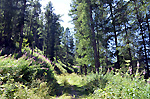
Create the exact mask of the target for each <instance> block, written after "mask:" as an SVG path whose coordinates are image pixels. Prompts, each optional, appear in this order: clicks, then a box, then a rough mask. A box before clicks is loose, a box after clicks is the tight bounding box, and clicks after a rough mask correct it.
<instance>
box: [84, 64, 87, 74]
mask: <svg viewBox="0 0 150 99" xmlns="http://www.w3.org/2000/svg"><path fill="white" fill-rule="evenodd" d="M84 73H85V75H87V65H86V64H84Z"/></svg>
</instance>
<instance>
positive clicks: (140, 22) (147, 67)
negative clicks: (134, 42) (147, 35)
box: [134, 1, 150, 77]
mask: <svg viewBox="0 0 150 99" xmlns="http://www.w3.org/2000/svg"><path fill="white" fill-rule="evenodd" d="M134 4H135V10H136V17H137V20H138V22H139V26H140V32H141V34H142V40H143V45H144V52H145V61H146V66H145V69H146V70H147V73H146V74H147V75H146V76H148V77H149V76H150V75H149V65H148V58H147V53H146V44H145V39H144V33H143V27H142V22H143V21H142V19H141V18H140V17H139V14H138V9H137V6H136V2H135V1H134Z"/></svg>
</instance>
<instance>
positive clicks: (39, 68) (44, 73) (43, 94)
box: [0, 49, 150, 99]
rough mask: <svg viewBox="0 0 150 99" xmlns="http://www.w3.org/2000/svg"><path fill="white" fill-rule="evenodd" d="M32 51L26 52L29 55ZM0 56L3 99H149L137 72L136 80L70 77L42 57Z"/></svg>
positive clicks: (115, 75)
mask: <svg viewBox="0 0 150 99" xmlns="http://www.w3.org/2000/svg"><path fill="white" fill-rule="evenodd" d="M28 50H29V51H30V49H26V52H27V51H28ZM29 53H30V52H27V53H26V54H24V55H23V56H22V57H20V58H18V59H15V58H14V57H15V56H12V55H5V56H0V97H1V99H14V98H16V99H27V98H30V99H107V98H108V99H120V98H121V99H149V98H150V85H149V84H148V83H147V82H146V81H145V79H144V78H143V76H141V74H140V73H139V72H138V71H137V72H136V74H135V76H134V77H133V76H131V75H130V74H128V72H127V73H125V74H122V73H121V72H113V71H112V72H108V73H106V74H105V75H103V74H102V73H100V74H93V73H91V74H88V75H86V76H85V75H78V74H76V73H71V74H70V73H68V72H67V70H65V69H64V68H63V66H62V65H64V64H62V63H61V62H60V63H57V64H56V65H57V66H58V67H59V68H61V69H60V70H61V72H62V74H61V75H59V74H57V73H56V72H54V65H52V62H51V61H50V60H49V59H48V58H46V57H45V56H43V55H42V54H39V53H36V52H35V53H34V54H33V56H32V57H30V54H29Z"/></svg>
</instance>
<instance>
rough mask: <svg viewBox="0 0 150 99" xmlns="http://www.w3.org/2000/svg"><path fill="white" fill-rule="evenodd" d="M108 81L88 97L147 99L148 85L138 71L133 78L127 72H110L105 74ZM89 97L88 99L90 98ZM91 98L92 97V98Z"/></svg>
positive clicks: (149, 87)
mask: <svg viewBox="0 0 150 99" xmlns="http://www.w3.org/2000/svg"><path fill="white" fill-rule="evenodd" d="M106 76H107V80H108V82H107V83H106V86H105V88H103V89H102V88H99V89H97V90H95V91H94V93H93V95H91V96H90V97H94V99H95V98H111V99H114V98H115V99H118V98H128V99H131V98H135V99H149V95H150V94H149V93H150V90H149V89H150V86H149V84H147V83H146V82H145V80H144V79H143V77H141V76H139V74H138V72H137V74H136V76H135V78H133V77H132V76H130V75H129V74H128V73H126V74H121V73H115V75H113V74H112V73H108V74H106ZM90 97H89V99H91V98H90ZM92 99H93V98H92Z"/></svg>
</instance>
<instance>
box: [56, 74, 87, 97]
mask: <svg viewBox="0 0 150 99" xmlns="http://www.w3.org/2000/svg"><path fill="white" fill-rule="evenodd" d="M56 79H57V82H58V83H59V84H60V86H61V90H62V95H61V96H57V97H56V98H55V99H79V98H80V97H82V96H87V95H88V91H87V89H85V88H84V85H85V82H84V78H83V76H77V75H76V74H67V75H57V76H56Z"/></svg>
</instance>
